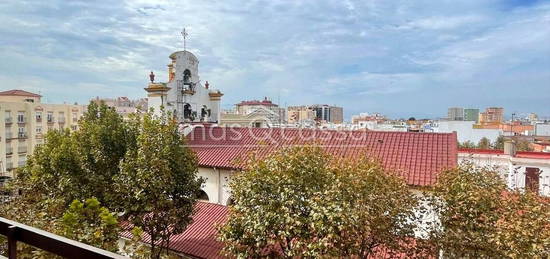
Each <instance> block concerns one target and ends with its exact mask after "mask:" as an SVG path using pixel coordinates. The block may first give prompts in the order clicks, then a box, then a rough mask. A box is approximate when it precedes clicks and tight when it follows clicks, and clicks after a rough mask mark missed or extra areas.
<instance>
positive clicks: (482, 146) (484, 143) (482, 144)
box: [477, 137, 491, 149]
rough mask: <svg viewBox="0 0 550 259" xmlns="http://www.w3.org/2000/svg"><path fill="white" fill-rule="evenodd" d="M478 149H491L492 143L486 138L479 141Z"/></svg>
mask: <svg viewBox="0 0 550 259" xmlns="http://www.w3.org/2000/svg"><path fill="white" fill-rule="evenodd" d="M477 148H480V149H490V148H491V141H490V140H489V139H488V138H486V137H483V138H481V139H480V140H479V142H478V143H477Z"/></svg>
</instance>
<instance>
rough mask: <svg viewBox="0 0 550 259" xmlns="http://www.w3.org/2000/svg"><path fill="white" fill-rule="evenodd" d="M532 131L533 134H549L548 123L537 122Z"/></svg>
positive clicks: (549, 126)
mask: <svg viewBox="0 0 550 259" xmlns="http://www.w3.org/2000/svg"><path fill="white" fill-rule="evenodd" d="M534 131H535V132H534V133H533V135H535V136H550V124H546V123H544V124H543V123H537V124H535V129H534Z"/></svg>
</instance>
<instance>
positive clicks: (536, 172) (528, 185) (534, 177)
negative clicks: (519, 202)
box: [525, 167, 540, 193]
mask: <svg viewBox="0 0 550 259" xmlns="http://www.w3.org/2000/svg"><path fill="white" fill-rule="evenodd" d="M539 177H540V169H538V168H535V167H527V168H525V190H527V191H532V192H534V193H538V192H539Z"/></svg>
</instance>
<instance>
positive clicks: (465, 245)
mask: <svg viewBox="0 0 550 259" xmlns="http://www.w3.org/2000/svg"><path fill="white" fill-rule="evenodd" d="M531 195H533V194H528V193H527V194H525V193H522V192H518V191H515V190H509V189H507V187H506V184H505V183H504V181H503V180H502V179H501V177H500V176H499V175H498V173H497V171H495V170H494V169H493V168H490V167H478V166H475V165H473V164H472V163H471V162H466V163H464V164H461V165H460V166H459V167H457V168H455V169H451V170H447V171H445V172H443V173H442V174H441V175H440V176H439V179H438V182H437V184H436V186H435V187H434V188H433V192H432V193H431V196H430V198H429V200H430V201H429V204H430V206H431V207H432V208H433V209H434V211H435V212H436V213H437V214H438V216H439V221H440V225H436V226H434V228H433V229H432V231H431V239H432V240H433V242H434V244H436V245H437V247H438V248H439V249H441V251H443V252H444V254H445V255H446V256H449V257H457V258H523V257H529V258H546V256H547V255H548V251H550V250H549V248H550V247H549V244H550V234H548V233H549V232H548V231H547V230H548V229H549V228H550V222H549V218H550V217H549V215H550V214H549V213H550V207H549V204H548V203H547V202H542V201H541V200H540V199H538V200H536V199H534V198H533V197H531ZM514 199H516V200H514ZM533 230H536V231H541V232H537V233H535V232H532V231H533ZM522 254H523V255H522ZM527 255H530V256H527Z"/></svg>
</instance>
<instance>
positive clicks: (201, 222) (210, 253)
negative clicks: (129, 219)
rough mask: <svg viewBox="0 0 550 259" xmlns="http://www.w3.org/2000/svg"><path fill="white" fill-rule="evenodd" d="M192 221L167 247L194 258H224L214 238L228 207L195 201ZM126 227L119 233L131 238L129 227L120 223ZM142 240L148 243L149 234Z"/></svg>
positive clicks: (219, 244)
mask: <svg viewBox="0 0 550 259" xmlns="http://www.w3.org/2000/svg"><path fill="white" fill-rule="evenodd" d="M195 209H196V212H195V215H194V216H193V222H192V223H191V224H190V225H189V226H187V229H186V230H185V231H184V232H183V233H181V234H178V235H175V236H172V237H171V238H170V244H169V245H168V246H169V247H168V248H169V249H170V250H172V251H174V252H176V253H180V254H185V255H188V256H192V257H196V258H224V257H222V256H221V255H220V251H221V249H222V248H223V244H222V243H221V242H219V241H218V240H216V235H217V233H218V231H217V229H216V227H217V226H218V225H219V224H222V223H224V222H225V220H226V218H227V214H228V212H229V210H228V208H227V207H226V206H223V205H218V204H214V203H208V202H197V204H196V206H195ZM122 225H123V228H124V229H126V230H125V231H123V232H122V233H121V235H122V236H123V237H125V238H131V237H132V233H131V227H128V224H122ZM142 241H143V242H146V243H149V242H150V241H151V239H150V237H149V235H147V234H145V233H144V234H143V236H142Z"/></svg>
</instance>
